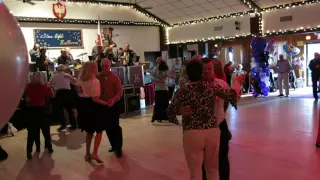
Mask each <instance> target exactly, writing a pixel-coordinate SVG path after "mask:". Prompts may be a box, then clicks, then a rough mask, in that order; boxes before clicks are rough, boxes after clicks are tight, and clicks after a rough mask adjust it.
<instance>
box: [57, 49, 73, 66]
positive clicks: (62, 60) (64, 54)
mask: <svg viewBox="0 0 320 180" xmlns="http://www.w3.org/2000/svg"><path fill="white" fill-rule="evenodd" d="M58 64H63V65H71V64H73V61H72V59H70V56H68V54H67V50H66V49H62V50H61V55H60V56H59V57H58Z"/></svg>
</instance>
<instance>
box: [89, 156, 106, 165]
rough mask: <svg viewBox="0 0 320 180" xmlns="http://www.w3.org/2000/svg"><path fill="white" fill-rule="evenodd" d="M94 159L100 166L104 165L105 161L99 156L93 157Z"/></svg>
mask: <svg viewBox="0 0 320 180" xmlns="http://www.w3.org/2000/svg"><path fill="white" fill-rule="evenodd" d="M91 157H92V159H93V160H95V161H97V163H99V164H103V161H102V160H101V159H100V158H99V156H98V155H91Z"/></svg>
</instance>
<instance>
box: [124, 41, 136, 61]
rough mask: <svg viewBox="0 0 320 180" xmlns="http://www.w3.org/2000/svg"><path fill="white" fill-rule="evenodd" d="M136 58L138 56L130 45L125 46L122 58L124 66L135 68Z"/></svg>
mask: <svg viewBox="0 0 320 180" xmlns="http://www.w3.org/2000/svg"><path fill="white" fill-rule="evenodd" d="M135 56H136V53H135V52H133V51H132V50H131V49H130V45H129V44H125V45H124V51H123V57H122V64H123V65H125V66H133V65H134V62H133V59H134V57H135Z"/></svg>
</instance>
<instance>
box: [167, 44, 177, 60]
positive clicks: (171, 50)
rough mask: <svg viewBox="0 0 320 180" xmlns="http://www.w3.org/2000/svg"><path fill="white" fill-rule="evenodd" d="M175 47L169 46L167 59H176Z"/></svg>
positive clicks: (173, 45) (174, 45)
mask: <svg viewBox="0 0 320 180" xmlns="http://www.w3.org/2000/svg"><path fill="white" fill-rule="evenodd" d="M177 50H178V49H177V45H176V44H170V45H169V50H168V51H169V59H172V58H177V57H178V51H177Z"/></svg>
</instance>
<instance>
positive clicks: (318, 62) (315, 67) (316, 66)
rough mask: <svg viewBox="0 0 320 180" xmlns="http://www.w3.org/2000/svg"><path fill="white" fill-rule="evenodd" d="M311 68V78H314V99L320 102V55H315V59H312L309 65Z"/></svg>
mask: <svg viewBox="0 0 320 180" xmlns="http://www.w3.org/2000/svg"><path fill="white" fill-rule="evenodd" d="M309 68H310V70H311V78H312V89H313V97H314V99H315V100H318V99H319V97H318V92H317V87H318V81H319V78H320V54H319V53H314V59H312V60H311V61H310V63H309Z"/></svg>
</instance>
